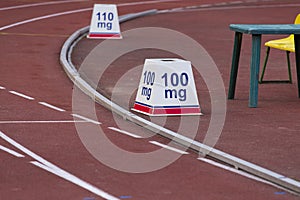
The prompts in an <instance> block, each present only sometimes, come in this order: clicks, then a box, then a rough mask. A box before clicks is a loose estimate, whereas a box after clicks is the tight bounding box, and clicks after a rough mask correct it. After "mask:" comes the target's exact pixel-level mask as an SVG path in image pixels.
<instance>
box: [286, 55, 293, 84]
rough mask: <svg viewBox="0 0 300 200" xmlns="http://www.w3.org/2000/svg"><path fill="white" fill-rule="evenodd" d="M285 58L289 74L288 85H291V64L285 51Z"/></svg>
mask: <svg viewBox="0 0 300 200" xmlns="http://www.w3.org/2000/svg"><path fill="white" fill-rule="evenodd" d="M286 58H287V64H288V73H289V83H292V82H293V81H292V72H291V62H290V52H289V51H286Z"/></svg>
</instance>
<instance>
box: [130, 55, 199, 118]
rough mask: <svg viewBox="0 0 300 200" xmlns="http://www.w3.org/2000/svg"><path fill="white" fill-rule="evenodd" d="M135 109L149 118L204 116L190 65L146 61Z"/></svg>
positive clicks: (174, 60) (182, 62)
mask: <svg viewBox="0 0 300 200" xmlns="http://www.w3.org/2000/svg"><path fill="white" fill-rule="evenodd" d="M132 110H134V111H136V112H140V113H143V114H146V115H150V116H163V115H201V109H200V105H199V102H198V96H197V91H196V87H195V82H194V76H193V71H192V66H191V62H189V61H185V60H181V59H174V58H170V59H169V58H165V59H146V60H145V63H144V68H143V72H142V76H141V79H140V83H139V88H138V91H137V96H136V100H135V103H134V106H133V108H132Z"/></svg>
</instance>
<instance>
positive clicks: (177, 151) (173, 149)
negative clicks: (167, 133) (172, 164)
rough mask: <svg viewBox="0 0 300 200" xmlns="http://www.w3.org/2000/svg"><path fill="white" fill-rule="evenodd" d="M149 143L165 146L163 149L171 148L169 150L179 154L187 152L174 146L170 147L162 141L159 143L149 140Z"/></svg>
mask: <svg viewBox="0 0 300 200" xmlns="http://www.w3.org/2000/svg"><path fill="white" fill-rule="evenodd" d="M150 143H151V144H154V145H157V146H160V147H162V148H165V149H168V150H171V151H174V152H176V153H180V154H189V153H188V152H185V151H181V150H179V149H176V148H174V147H170V146H168V145H165V144H162V143H159V142H156V141H150Z"/></svg>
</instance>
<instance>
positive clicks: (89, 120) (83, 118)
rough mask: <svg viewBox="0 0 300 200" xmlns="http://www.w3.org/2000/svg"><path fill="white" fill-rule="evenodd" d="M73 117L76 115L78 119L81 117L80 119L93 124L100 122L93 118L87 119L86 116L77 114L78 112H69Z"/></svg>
mask: <svg viewBox="0 0 300 200" xmlns="http://www.w3.org/2000/svg"><path fill="white" fill-rule="evenodd" d="M71 115H72V116H73V117H77V118H79V119H82V120H85V121H87V122H91V123H93V124H97V125H100V124H101V122H98V121H95V120H92V119H89V118H87V117H84V116H81V115H78V114H71Z"/></svg>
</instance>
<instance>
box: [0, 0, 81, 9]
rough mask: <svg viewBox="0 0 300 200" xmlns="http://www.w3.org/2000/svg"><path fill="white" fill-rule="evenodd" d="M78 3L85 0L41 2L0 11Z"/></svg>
mask: <svg viewBox="0 0 300 200" xmlns="http://www.w3.org/2000/svg"><path fill="white" fill-rule="evenodd" d="M80 1H87V0H66V1H49V2H42V3H32V4H24V5H18V6H10V7H5V8H0V11H2V10H12V9H19V8H28V7H34V6H45V5H52V4H63V3H73V2H80Z"/></svg>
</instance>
